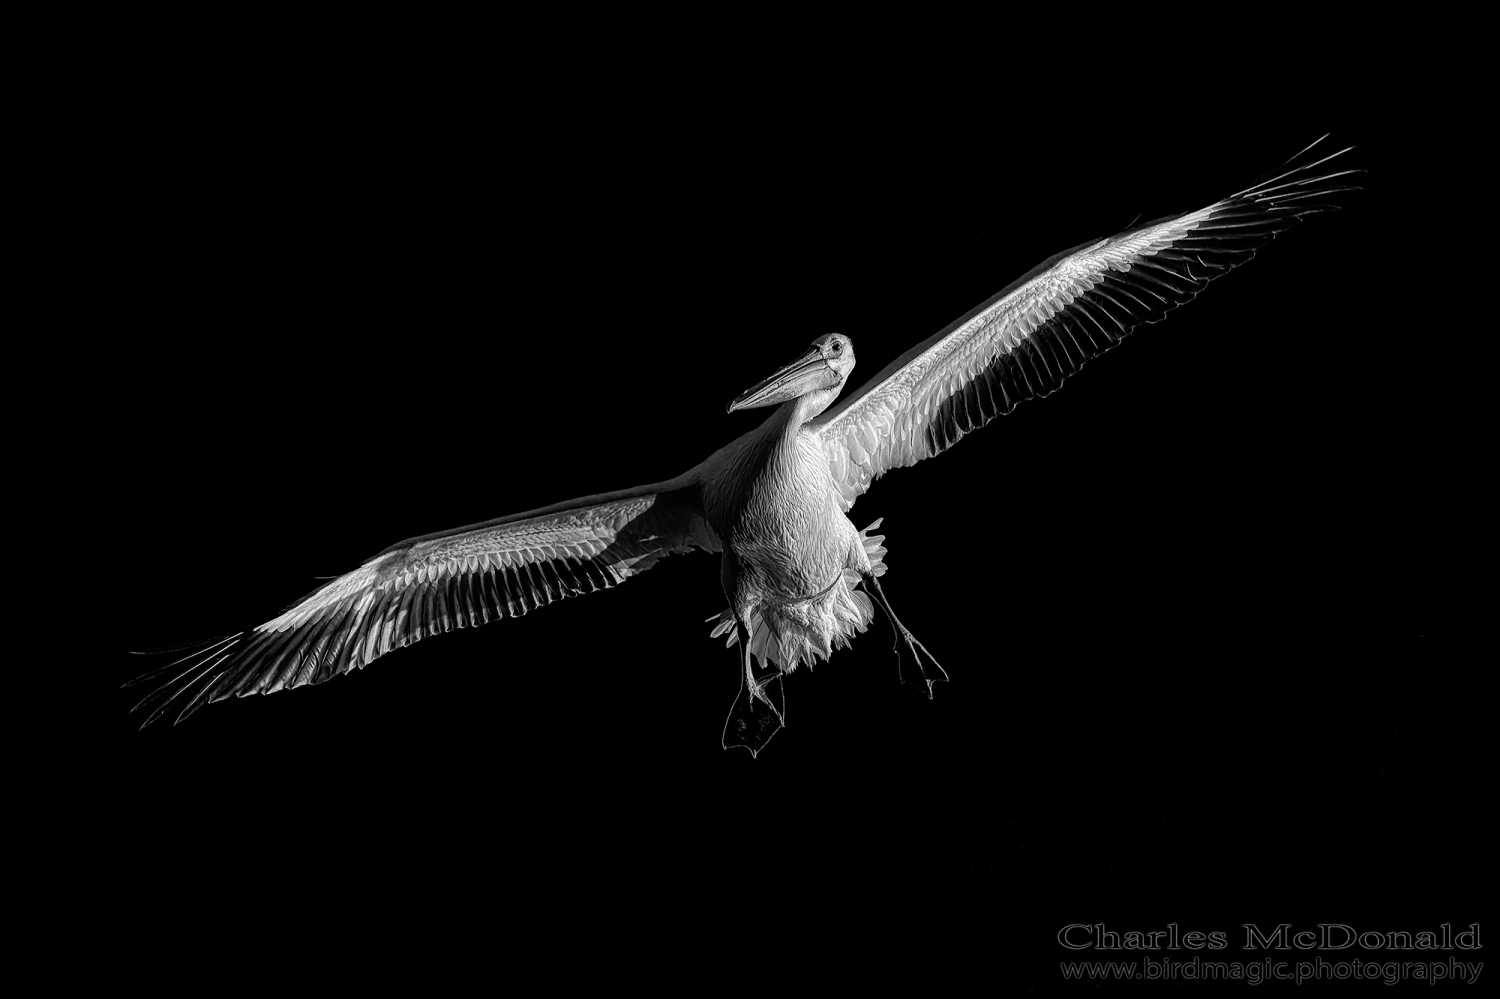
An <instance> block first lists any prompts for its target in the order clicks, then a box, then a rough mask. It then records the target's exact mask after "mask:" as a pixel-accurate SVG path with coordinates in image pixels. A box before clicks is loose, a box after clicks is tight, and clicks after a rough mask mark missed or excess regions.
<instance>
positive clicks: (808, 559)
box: [142, 143, 1352, 753]
mask: <svg viewBox="0 0 1500 999" xmlns="http://www.w3.org/2000/svg"><path fill="white" fill-rule="evenodd" d="M1316 145H1317V144H1316V143H1315V144H1314V146H1316ZM1312 149H1313V147H1309V149H1308V150H1304V151H1303V152H1302V153H1300V154H1299V155H1298V157H1296V158H1294V159H1293V161H1291V162H1290V163H1288V164H1287V165H1286V166H1285V167H1284V168H1283V169H1282V172H1280V173H1279V174H1278V175H1276V176H1273V177H1271V178H1268V179H1267V180H1265V181H1262V182H1261V183H1259V184H1257V185H1255V186H1253V187H1251V188H1248V189H1246V190H1245V191H1241V192H1239V193H1238V194H1235V195H1232V196H1230V197H1229V198H1226V199H1223V200H1221V201H1219V202H1216V203H1215V204H1213V205H1210V206H1209V207H1208V208H1205V209H1202V210H1200V211H1196V212H1190V213H1186V214H1184V215H1180V216H1176V217H1170V218H1166V219H1161V220H1157V221H1156V222H1152V223H1148V224H1146V225H1143V226H1140V227H1137V228H1133V229H1130V230H1127V231H1126V232H1123V233H1120V234H1118V235H1116V236H1114V237H1111V238H1109V239H1102V240H1097V241H1093V242H1090V243H1086V244H1083V245H1082V246H1079V247H1075V248H1074V249H1072V250H1069V251H1065V252H1064V253H1061V254H1057V255H1055V256H1053V257H1051V258H1049V259H1047V260H1046V261H1044V262H1043V263H1042V264H1041V265H1040V266H1039V267H1037V268H1036V269H1035V270H1033V271H1032V272H1031V273H1029V274H1027V275H1026V276H1024V277H1023V278H1021V279H1020V280H1018V281H1016V282H1014V283H1013V284H1012V285H1010V286H1009V287H1007V288H1006V289H1004V290H1003V291H1001V292H1000V293H998V294H997V295H995V296H994V297H992V298H991V299H990V300H989V301H987V302H985V303H983V304H982V305H980V306H979V307H977V308H976V309H974V310H973V311H972V312H970V313H969V314H968V315H965V316H963V317H962V318H960V319H959V320H957V321H956V322H955V323H953V324H951V325H950V326H948V327H947V328H945V329H944V330H942V331H940V332H939V333H937V334H936V335H934V336H932V337H930V338H928V339H927V340H925V341H923V342H922V343H920V344H918V345H917V346H915V347H913V348H912V349H911V350H910V351H908V352H907V353H906V354H904V355H903V356H901V357H899V358H896V359H895V360H894V361H893V362H891V363H890V364H889V365H888V366H887V367H886V368H885V369H884V370H882V371H881V372H880V373H879V374H877V375H876V376H875V377H874V378H873V379H872V380H871V381H870V382H869V383H868V384H867V385H866V386H865V387H864V388H863V389H862V390H860V391H859V392H856V393H854V394H852V395H848V396H843V397H842V398H841V393H842V392H843V389H844V388H845V384H846V382H847V380H848V377H849V374H850V372H851V371H852V369H853V367H854V353H853V345H852V343H851V341H850V340H849V338H848V337H846V336H843V335H840V334H830V335H827V336H823V337H820V338H819V339H817V340H815V341H814V342H813V344H812V346H811V348H810V349H809V350H808V351H807V352H806V353H805V354H804V355H803V356H801V357H799V358H798V359H797V360H795V361H793V362H792V364H790V365H788V366H787V367H785V368H783V369H782V370H780V371H778V372H777V373H776V374H774V375H773V376H771V377H770V378H768V379H766V380H765V381H763V382H761V383H759V384H757V385H756V386H754V387H753V388H751V389H750V390H748V391H747V392H745V393H744V394H743V395H741V396H740V397H739V398H738V399H736V400H735V401H734V402H733V403H732V404H731V405H730V410H731V412H733V411H734V410H737V409H745V408H758V407H774V409H773V412H772V414H771V416H770V417H769V419H767V420H766V421H764V422H763V423H762V424H761V425H760V426H759V427H757V428H756V429H754V430H751V431H749V432H748V433H745V434H743V435H741V436H740V437H739V438H738V439H736V440H735V441H734V442H732V443H731V444H729V445H728V446H726V447H724V448H721V449H719V450H718V451H716V452H715V453H713V454H712V455H710V456H709V457H708V458H707V459H706V460H704V461H703V462H702V463H700V464H699V465H697V466H696V467H694V468H692V469H691V470H689V471H687V472H685V473H683V474H682V475H679V476H678V477H676V478H674V479H670V480H667V481H664V482H659V483H654V484H651V485H645V486H639V487H636V488H633V489H626V490H621V491H618V492H613V493H604V494H599V495H594V496H586V497H581V498H578V499H575V500H569V501H566V502H563V503H557V504H554V505H552V506H549V507H544V508H541V509H538V510H532V511H528V512H526V513H520V514H512V515H509V516H505V517H501V518H498V519H496V520H492V521H487V522H484V523H481V524H474V525H470V526H467V527H462V528H456V529H453V530H448V531H442V532H438V533H435V534H430V535H424V536H422V537H417V538H412V539H409V540H407V541H403V542H400V543H399V544H396V545H393V546H391V547H390V548H387V549H385V550H384V551H382V552H380V553H379V554H377V555H376V556H374V557H373V558H371V559H369V560H367V561H366V562H365V563H364V564H363V565H362V566H360V567H359V568H358V569H355V570H354V571H352V572H349V573H347V574H345V575H344V576H341V577H339V578H337V579H334V580H333V581H331V582H329V583H328V584H327V585H325V586H322V587H320V588H319V589H318V590H316V591H314V592H313V593H312V594H309V595H308V596H307V597H306V598H305V599H303V600H302V601H299V602H298V603H297V604H295V605H294V606H292V607H290V608H288V609H287V610H286V611H285V612H284V613H283V614H281V615H279V616H277V617H274V618H272V619H271V620H268V621H265V622H264V623H262V624H260V625H258V626H256V627H255V628H253V629H249V630H247V631H244V632H241V633H239V634H237V635H233V636H230V637H228V638H226V639H223V640H221V641H220V642H217V643H215V644H214V645H212V646H208V647H206V648H204V649H201V650H199V651H198V652H197V653H195V654H194V655H193V656H190V657H188V658H187V659H186V660H183V662H186V663H187V665H186V666H181V665H180V664H173V666H170V667H167V670H169V671H170V670H172V669H174V668H177V669H180V672H177V673H176V674H175V675H171V676H169V677H168V679H167V680H166V682H165V683H164V684H162V686H161V687H159V688H158V690H157V691H156V693H154V694H153V695H152V696H151V697H148V698H147V699H146V701H143V702H142V703H143V704H145V703H149V702H151V701H152V700H153V699H156V698H158V696H159V697H160V703H159V704H157V705H156V707H155V710H154V711H153V712H152V714H151V715H150V717H149V718H148V719H147V724H149V723H150V721H152V720H154V719H155V718H157V717H159V716H160V715H161V714H162V713H163V712H164V711H165V710H166V709H167V708H168V707H169V706H170V705H172V704H173V703H174V702H175V701H177V700H178V699H179V698H185V703H184V706H183V710H182V714H181V715H180V716H179V718H181V717H186V716H187V715H189V714H191V713H192V712H193V711H195V710H196V709H197V708H198V707H200V706H201V705H203V704H206V703H211V702H213V701H216V700H220V699H222V698H224V697H228V696H230V695H240V696H243V695H245V694H250V693H269V692H272V691H276V690H280V689H282V688H285V687H296V686H300V685H303V684H307V683H318V682H321V681H323V680H325V679H327V678H329V677H331V676H334V675H337V674H339V673H343V672H348V671H349V670H351V669H353V668H354V667H356V666H363V665H365V664H367V663H369V662H371V661H373V660H374V659H376V658H378V657H380V656H382V655H384V654H385V653H387V652H390V651H392V650H393V649H396V648H399V647H402V646H405V645H408V644H411V643H413V642H415V641H418V640H420V639H422V638H423V637H426V636H428V635H432V634H438V633H442V632H446V631H449V630H452V629H453V628H455V627H464V626H473V625H477V624H482V623H486V622H488V621H491V620H496V619H501V618H506V617H515V616H519V615H522V614H525V613H527V612H529V611H530V610H532V609H535V608H537V607H540V606H544V605H546V604H548V603H551V602H553V601H554V600H558V599H562V598H565V597H570V596H575V595H579V594H582V593H586V592H591V591H593V590H596V589H604V588H609V587H613V586H615V585H618V584H620V583H622V582H624V581H625V580H627V579H629V578H630V577H632V576H634V575H636V574H638V573H640V572H643V571H645V570H646V569H649V568H650V567H652V566H653V565H654V564H655V563H656V562H657V561H659V560H660V559H661V558H663V557H665V556H666V555H669V554H674V553H683V552H687V551H691V550H693V549H699V550H704V551H709V552H715V553H720V554H721V556H722V564H721V572H720V577H721V581H722V584H723V591H724V597H725V600H726V602H727V604H728V607H727V609H726V610H725V611H724V612H723V613H722V614H721V615H719V616H718V617H717V619H715V620H716V625H715V627H714V628H713V629H712V634H713V635H715V636H723V635H726V634H727V635H728V637H729V642H730V644H731V645H736V644H737V645H738V646H739V655H740V663H741V669H742V671H743V676H744V685H743V687H742V690H741V695H740V697H739V698H738V699H737V700H736V704H735V708H734V710H733V711H732V712H731V716H730V722H729V725H728V726H727V727H726V731H725V745H726V747H727V746H730V745H744V746H747V747H748V748H750V749H751V751H752V753H754V752H757V751H758V750H759V749H760V748H761V747H763V746H764V745H765V742H766V741H767V740H768V739H769V738H770V737H771V735H773V734H774V733H775V731H777V730H778V729H779V728H780V726H781V719H782V710H781V707H780V701H781V697H780V690H779V685H777V681H778V680H779V678H780V676H781V675H782V674H784V673H788V672H791V671H792V670H794V669H795V668H796V666H798V665H799V664H808V665H811V664H812V662H813V661H814V660H815V659H817V658H820V657H827V656H829V655H831V653H832V651H833V649H834V648H835V647H837V646H839V645H841V644H843V643H845V642H847V641H848V640H849V639H851V638H852V637H853V636H854V635H856V634H857V633H859V632H861V631H863V630H865V628H866V627H868V626H869V625H870V623H871V621H872V619H873V617H874V606H875V604H877V603H878V604H879V605H880V606H881V608H882V610H883V611H884V612H885V614H886V615H887V616H888V617H889V619H890V620H891V623H892V625H893V626H894V627H895V629H896V631H897V633H898V635H899V636H900V638H901V639H902V640H903V641H902V642H898V650H903V649H904V652H903V654H909V656H910V658H911V660H912V665H913V666H914V667H915V672H906V671H907V666H906V664H905V663H904V662H903V673H904V675H906V676H907V678H908V679H909V680H911V681H912V682H914V683H916V684H918V685H919V686H922V687H925V689H926V691H927V692H928V694H929V696H930V694H931V691H932V683H933V681H935V680H941V679H946V676H945V675H944V674H943V671H942V669H941V667H939V666H937V663H936V661H935V660H934V659H933V658H932V656H931V654H930V653H928V652H927V650H926V648H925V647H924V646H922V644H921V643H920V642H918V641H916V639H915V638H914V636H912V634H911V632H910V631H909V630H908V629H907V628H905V627H904V626H903V625H902V624H901V623H900V622H899V621H898V620H897V619H896V616H895V614H894V612H893V611H892V610H891V607H890V604H889V602H888V601H886V599H885V596H884V594H883V593H882V592H881V589H880V585H881V584H880V582H879V579H880V577H881V576H882V575H883V574H884V571H885V566H884V562H883V554H884V549H883V547H882V545H881V542H882V540H883V539H882V538H880V537H878V536H870V535H869V533H868V532H869V527H867V528H866V529H865V530H864V531H861V530H859V529H857V528H856V526H855V523H854V522H853V521H851V519H850V517H849V511H850V509H851V508H852V507H853V506H854V504H855V502H856V501H857V500H858V498H859V496H861V495H862V494H863V493H864V492H865V491H866V490H867V489H868V488H869V487H870V486H871V484H872V483H873V482H874V481H875V479H876V478H878V477H879V476H881V475H883V474H884V473H885V472H887V471H890V470H892V469H894V468H898V467H904V466H909V465H912V464H915V463H916V462H918V461H920V460H922V459H924V458H927V457H930V456H933V455H936V454H939V453H941V452H942V451H944V450H946V449H947V448H949V447H951V446H952V445H953V444H955V443H956V442H957V441H958V440H959V439H960V438H961V437H962V436H964V435H965V434H966V433H967V432H969V431H971V430H974V429H977V428H978V427H980V426H983V425H985V424H987V423H989V422H990V421H992V420H993V419H995V418H996V417H998V416H999V415H1002V414H1004V413H1008V412H1010V411H1011V409H1012V408H1013V407H1014V406H1015V405H1017V404H1018V403H1019V402H1021V401H1024V400H1026V399H1029V398H1034V397H1037V396H1045V395H1047V394H1049V393H1050V392H1052V391H1054V390H1055V389H1056V388H1057V387H1058V386H1059V385H1060V384H1061V382H1062V381H1063V379H1064V378H1065V377H1067V376H1068V375H1069V374H1071V373H1072V372H1074V371H1076V370H1077V369H1078V368H1079V367H1080V366H1081V365H1082V364H1083V363H1084V362H1085V361H1087V360H1088V359H1090V358H1092V357H1094V356H1097V355H1098V354H1100V353H1102V352H1103V351H1105V350H1107V349H1109V348H1110V347H1112V346H1113V345H1115V344H1116V343H1118V342H1119V340H1120V339H1121V337H1123V336H1124V334H1125V333H1127V332H1129V331H1130V329H1132V328H1133V327H1134V326H1136V325H1137V324H1140V323H1146V322H1155V321H1157V320H1159V319H1161V318H1162V317H1163V316H1164V315H1165V314H1166V313H1167V312H1168V311H1170V310H1171V309H1173V308H1175V307H1177V306H1178V305H1181V304H1183V303H1185V302H1186V301H1188V300H1190V299H1192V298H1193V297H1194V296H1195V295H1196V294H1197V293H1198V292H1199V291H1201V290H1202V289H1203V287H1205V286H1206V285H1207V283H1208V282H1209V281H1210V280H1212V279H1213V278H1214V277H1217V276H1218V275H1220V274H1222V273H1224V272H1226V271H1228V270H1229V269H1231V268H1233V267H1235V266H1237V265H1238V264H1240V263H1243V262H1245V261H1246V260H1248V259H1250V258H1251V257H1252V256H1253V255H1254V252H1255V250H1256V248H1258V247H1259V246H1261V245H1263V244H1264V243H1266V242H1267V241H1269V240H1270V239H1271V238H1272V236H1274V235H1275V234H1277V233H1279V232H1281V231H1283V230H1284V229H1286V228H1287V227H1288V226H1289V225H1290V224H1291V223H1292V222H1294V221H1295V220H1296V219H1297V218H1298V217H1299V216H1301V215H1303V214H1307V213H1309V212H1312V211H1316V210H1319V209H1321V208H1326V207H1329V206H1328V205H1327V204H1326V203H1325V202H1321V201H1319V200H1318V199H1319V198H1321V197H1322V196H1325V195H1328V194H1331V193H1333V192H1336V191H1339V190H1344V189H1346V188H1344V187H1342V186H1339V185H1337V184H1335V183H1333V182H1334V181H1335V179H1336V178H1339V177H1343V176H1345V175H1346V174H1348V173H1350V172H1352V171H1328V170H1324V171H1320V170H1319V168H1320V167H1322V166H1323V165H1324V164H1325V163H1327V161H1328V160H1330V159H1332V158H1333V156H1337V155H1339V153H1334V154H1332V155H1322V154H1321V153H1319V154H1313V155H1309V154H1310V153H1311V152H1312ZM877 523H878V522H877ZM873 526H875V525H870V527H873ZM757 660H758V661H759V663H760V665H761V666H762V667H763V668H768V669H771V670H772V672H771V673H770V674H768V675H763V676H761V677H760V678H757V677H756V675H755V670H754V664H755V662H756V661H757ZM159 672H160V671H159Z"/></svg>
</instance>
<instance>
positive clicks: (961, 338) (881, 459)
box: [815, 136, 1359, 510]
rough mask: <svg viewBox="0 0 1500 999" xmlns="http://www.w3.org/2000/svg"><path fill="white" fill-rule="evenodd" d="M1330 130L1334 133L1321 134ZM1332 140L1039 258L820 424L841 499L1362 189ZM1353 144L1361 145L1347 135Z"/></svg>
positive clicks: (948, 443) (1051, 383)
mask: <svg viewBox="0 0 1500 999" xmlns="http://www.w3.org/2000/svg"><path fill="white" fill-rule="evenodd" d="M1323 138H1324V139H1326V138H1327V136H1324V137H1323ZM1322 141H1323V139H1319V140H1318V141H1317V142H1314V143H1313V144H1312V145H1311V146H1308V147H1307V148H1306V149H1304V150H1303V151H1302V152H1300V153H1298V154H1297V155H1296V156H1294V157H1292V159H1291V160H1289V161H1287V163H1286V164H1285V165H1283V166H1282V167H1281V168H1280V170H1278V171H1275V173H1274V175H1272V176H1270V177H1267V178H1266V179H1265V180H1262V181H1261V182H1260V183H1258V184H1256V185H1255V186H1254V187H1250V188H1247V189H1246V190H1243V191H1241V192H1239V193H1238V194H1234V195H1231V196H1230V197H1228V198H1225V199H1223V200H1222V201H1219V202H1216V203H1214V204H1212V205H1210V206H1208V207H1207V208H1204V209H1203V210H1201V211H1196V212H1190V213H1188V214H1186V215H1182V216H1178V217H1176V218H1167V219H1159V220H1157V221H1156V222H1152V223H1150V224H1148V225H1145V226H1142V227H1140V228H1136V229H1131V230H1129V231H1126V232H1122V233H1120V234H1119V235H1118V236H1114V237H1112V238H1110V239H1105V240H1100V241H1098V242H1091V243H1085V244H1083V245H1082V246H1077V247H1074V248H1073V249H1071V250H1065V251H1064V252H1062V253H1059V254H1058V255H1056V256H1054V257H1052V258H1050V259H1048V260H1046V261H1043V262H1042V264H1041V265H1040V266H1038V267H1037V268H1036V269H1034V270H1033V271H1031V273H1029V274H1027V275H1026V276H1025V277H1023V278H1021V279H1020V280H1019V281H1016V282H1015V283H1014V284H1012V285H1010V286H1009V287H1007V288H1006V289H1004V290H1003V291H1001V292H1000V293H999V294H997V295H995V296H994V297H993V298H991V299H990V300H989V301H988V302H985V303H984V304H983V305H981V306H979V307H978V308H977V309H975V310H973V311H972V312H970V313H969V314H968V315H966V316H964V317H963V318H961V319H959V320H958V321H957V322H955V323H953V324H952V325H950V326H949V327H948V328H946V329H944V330H943V331H942V332H940V333H938V334H937V335H936V336H934V337H932V338H931V339H929V340H927V341H925V342H923V343H920V344H918V345H917V346H916V347H914V348H912V349H911V350H909V351H907V352H906V353H905V354H903V355H902V356H901V357H899V358H897V359H896V360H895V361H894V362H892V364H891V365H890V366H889V367H887V368H886V369H885V370H884V371H882V372H881V373H880V374H879V375H877V376H876V377H875V378H874V379H873V380H872V381H871V382H870V383H869V387H868V388H867V390H866V391H864V392H863V393H862V394H860V395H857V396H852V397H850V398H848V399H846V400H844V401H843V402H842V403H840V404H839V405H837V406H835V407H833V408H831V409H830V410H828V411H827V412H826V413H824V414H823V415H822V416H821V417H819V418H818V419H817V420H816V421H815V424H816V425H817V426H819V427H820V435H821V437H822V440H823V446H824V449H825V450H826V451H827V453H828V462H829V467H830V469H831V470H832V472H833V479H834V482H836V483H837V484H838V486H839V489H840V491H841V493H842V502H843V507H844V509H845V510H848V509H849V508H850V507H852V506H853V505H854V502H855V500H856V499H858V498H859V496H860V495H861V494H863V493H864V491H865V490H866V489H868V488H869V487H870V483H871V482H873V481H874V480H875V479H876V478H878V477H880V476H881V475H883V474H884V473H885V472H887V471H889V470H891V469H893V468H901V467H904V466H906V465H913V464H916V463H917V462H918V461H921V460H922V459H923V458H926V457H929V456H931V455H935V454H938V453H940V452H942V451H945V450H947V449H948V448H949V447H952V446H953V445H954V444H955V443H957V442H958V440H959V438H961V437H963V435H964V434H965V433H967V432H969V431H970V430H974V429H977V428H979V427H982V426H984V425H985V424H986V423H989V422H990V421H991V420H993V419H994V418H995V417H997V416H1000V415H1003V414H1005V413H1009V412H1010V411H1011V409H1012V408H1013V407H1014V406H1015V405H1016V404H1017V403H1019V402H1021V401H1023V400H1025V399H1030V398H1032V397H1034V396H1045V395H1047V394H1049V393H1051V392H1052V391H1054V390H1055V389H1056V388H1057V387H1058V386H1059V385H1061V384H1062V381H1063V379H1064V378H1065V377H1067V376H1068V375H1070V374H1072V373H1073V372H1074V371H1077V370H1078V369H1079V368H1080V367H1081V366H1082V365H1083V363H1084V362H1085V361H1087V360H1089V359H1090V358H1092V357H1096V356H1098V355H1099V354H1102V353H1103V352H1104V351H1106V350H1108V349H1109V348H1110V347H1113V346H1114V345H1115V344H1116V343H1119V342H1120V340H1121V338H1123V337H1124V336H1125V334H1127V333H1129V332H1130V331H1131V330H1132V329H1133V328H1134V327H1135V326H1136V325H1137V324H1140V323H1151V322H1156V321H1158V320H1160V319H1162V318H1163V317H1165V316H1166V314H1167V313H1168V312H1170V311H1171V310H1172V309H1174V308H1176V307H1177V306H1179V305H1182V304H1183V303H1184V302H1187V301H1189V300H1191V299H1192V298H1193V297H1194V296H1195V295H1197V294H1198V292H1200V291H1202V290H1203V288H1204V287H1205V286H1206V285H1207V284H1208V282H1210V281H1212V280H1213V279H1214V278H1216V277H1218V276H1219V275H1221V274H1224V273H1225V272H1227V271H1229V270H1230V269H1231V268H1234V267H1236V266H1238V265H1240V264H1242V263H1244V262H1245V261H1247V260H1249V259H1250V258H1251V257H1253V256H1255V251H1256V249H1258V248H1259V247H1261V246H1262V245H1264V244H1265V243H1267V242H1269V241H1270V240H1271V238H1272V237H1274V236H1275V235H1276V234H1277V233H1279V232H1282V231H1283V230H1285V229H1287V228H1289V227H1290V226H1292V225H1293V224H1294V223H1295V222H1296V221H1297V219H1298V218H1300V217H1301V216H1303V215H1307V214H1310V213H1312V212H1317V211H1324V210H1327V209H1330V208H1334V207H1337V206H1335V205H1332V204H1330V203H1329V202H1328V201H1327V200H1326V199H1327V196H1328V195H1331V194H1333V193H1335V192H1338V191H1346V190H1353V189H1354V188H1353V187H1351V186H1349V185H1348V184H1347V183H1345V182H1343V181H1342V180H1341V178H1345V177H1348V176H1349V175H1350V174H1353V173H1357V172H1359V171H1357V170H1337V169H1334V168H1332V167H1329V166H1328V165H1327V164H1328V163H1329V161H1330V160H1332V159H1334V158H1335V157H1337V156H1340V155H1342V154H1343V153H1346V152H1348V151H1349V150H1348V149H1342V150H1339V151H1338V152H1335V153H1325V152H1324V151H1321V150H1318V149H1317V147H1318V145H1319V143H1321V142H1322ZM1350 148H1352V147H1350Z"/></svg>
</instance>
